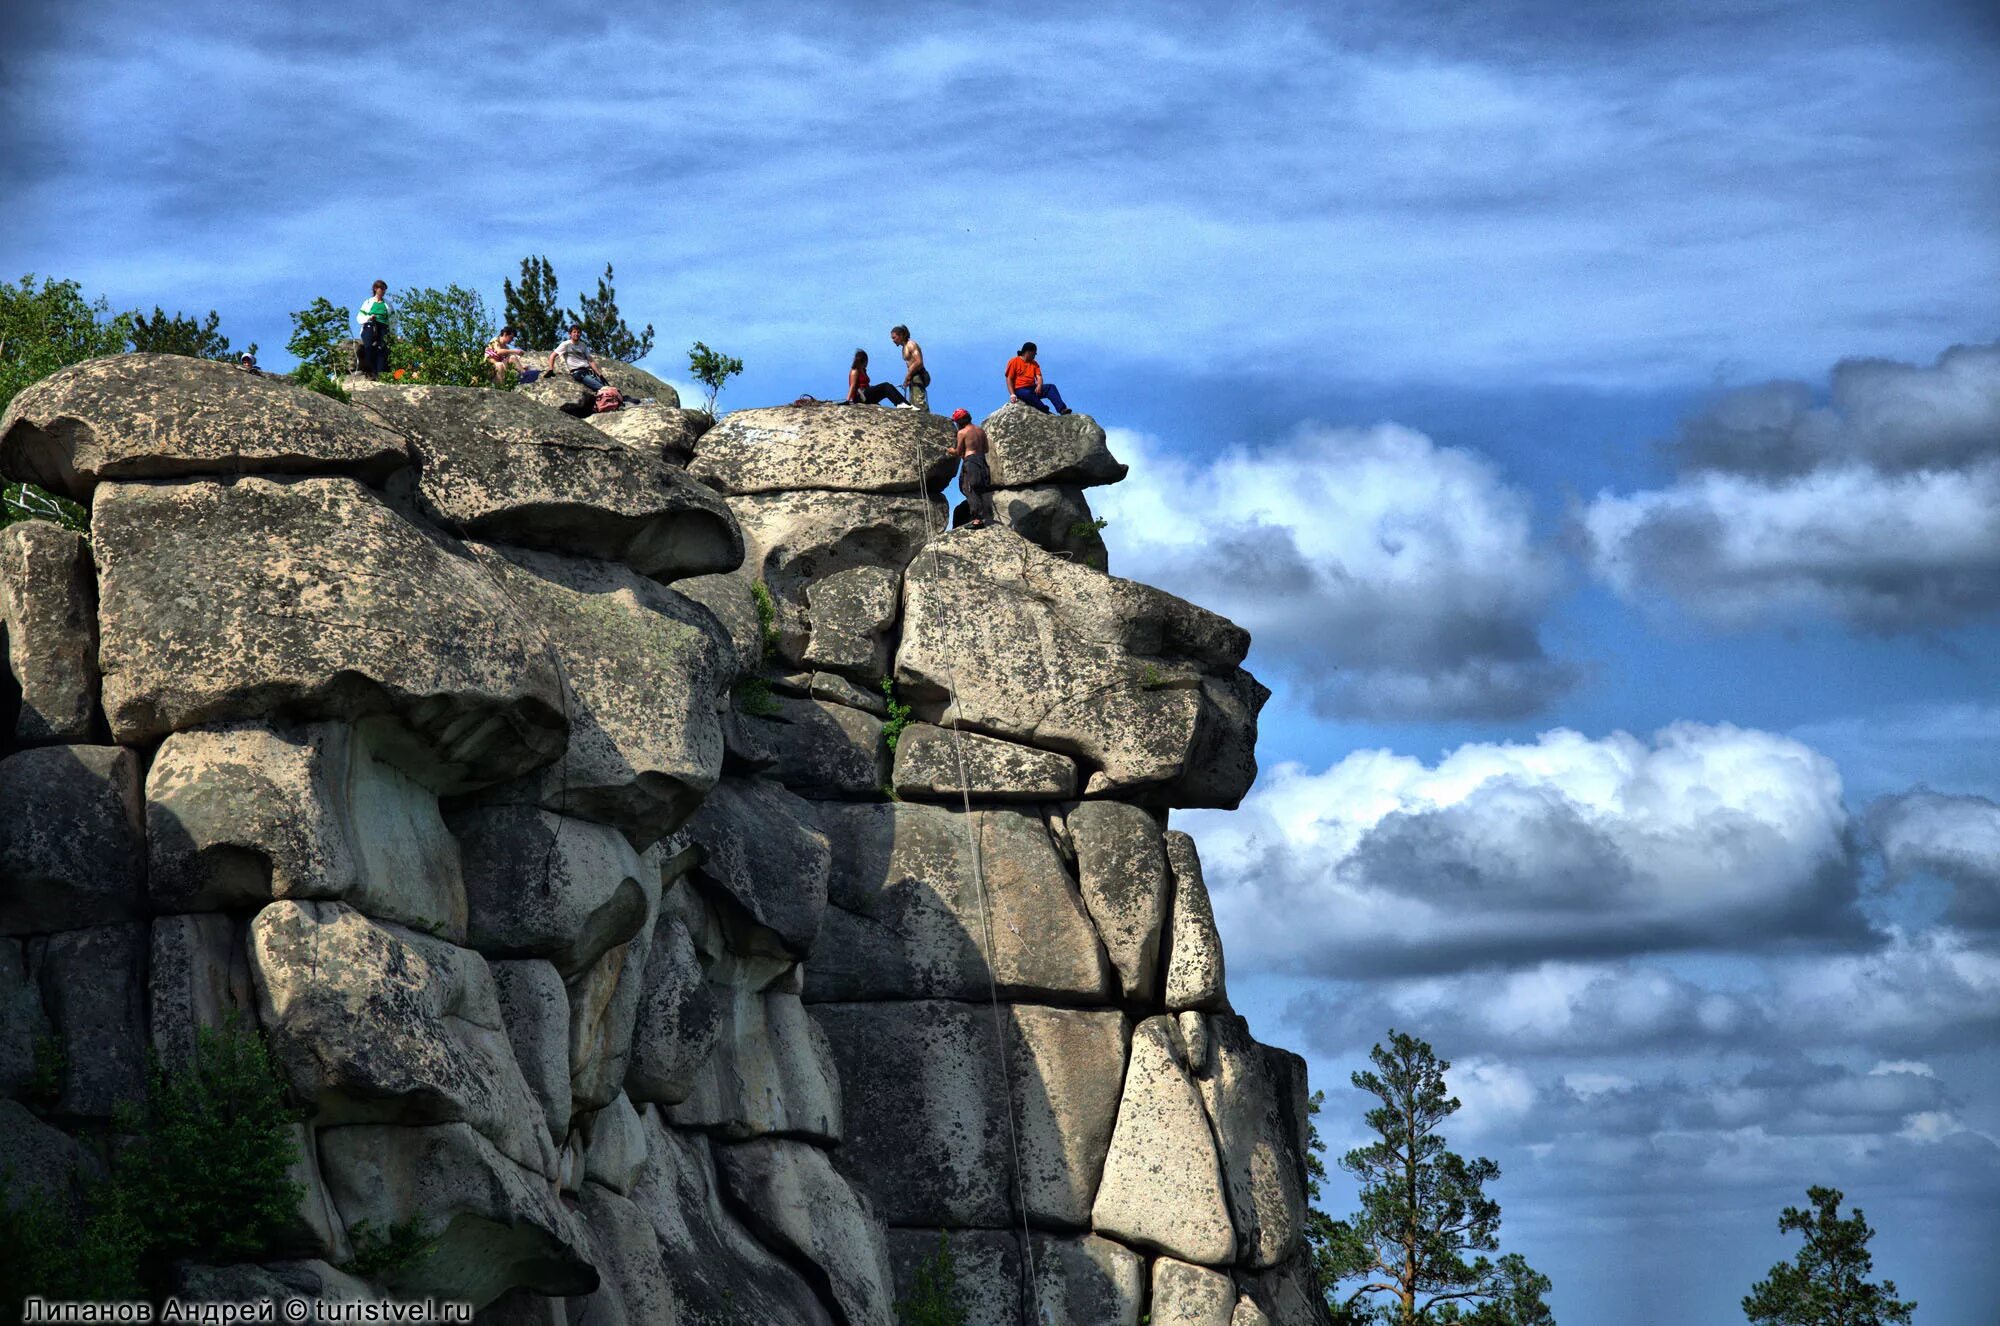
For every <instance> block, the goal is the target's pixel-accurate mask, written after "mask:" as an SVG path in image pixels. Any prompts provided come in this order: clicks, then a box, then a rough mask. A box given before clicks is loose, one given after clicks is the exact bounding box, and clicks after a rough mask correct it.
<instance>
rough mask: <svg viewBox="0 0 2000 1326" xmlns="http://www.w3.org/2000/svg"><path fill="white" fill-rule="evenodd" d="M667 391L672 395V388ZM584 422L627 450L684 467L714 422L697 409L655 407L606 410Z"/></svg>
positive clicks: (667, 406)
mask: <svg viewBox="0 0 2000 1326" xmlns="http://www.w3.org/2000/svg"><path fill="white" fill-rule="evenodd" d="M667 390H668V391H669V392H672V390H673V388H671V387H669V388H667ZM584 422H585V423H587V424H589V425H590V426H591V427H592V428H595V429H596V430H597V431H598V432H600V433H603V434H604V435H605V436H606V437H612V438H616V439H617V440H618V441H620V442H623V443H624V444H625V445H626V446H628V447H638V448H641V449H644V450H647V451H650V452H652V453H654V454H657V455H658V456H659V457H660V458H661V459H662V460H664V461H666V462H667V463H668V464H669V465H681V466H685V465H686V464H687V463H688V462H689V461H691V460H693V459H694V448H695V444H696V443H697V442H699V441H700V440H701V435H702V434H703V433H706V432H707V431H708V430H709V429H710V428H711V427H712V426H713V425H714V422H715V421H714V420H712V419H710V418H709V417H708V416H707V415H706V414H703V413H702V412H701V411H700V410H682V409H678V408H676V407H675V406H673V405H659V404H655V405H641V406H637V407H628V408H626V409H623V410H606V411H605V412H604V413H602V414H593V415H591V416H590V417H589V418H588V419H586V420H584Z"/></svg>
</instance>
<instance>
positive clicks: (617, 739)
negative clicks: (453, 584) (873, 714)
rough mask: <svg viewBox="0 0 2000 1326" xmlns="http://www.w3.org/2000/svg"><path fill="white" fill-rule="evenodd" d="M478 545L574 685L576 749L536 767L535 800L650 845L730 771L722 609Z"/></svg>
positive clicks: (633, 581)
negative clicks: (726, 766) (725, 756)
mask: <svg viewBox="0 0 2000 1326" xmlns="http://www.w3.org/2000/svg"><path fill="white" fill-rule="evenodd" d="M472 551H473V555H474V556H476V557H477V558H478V559H479V562H480V565H481V566H482V567H484V568H485V569H486V570H487V571H488V572H489V573H490V574H491V575H492V576H493V577H494V578H495V579H496V580H497V581H498V583H499V584H500V585H501V586H503V587H504V590H505V592H506V594H507V597H508V599H509V601H510V602H511V603H512V604H513V605H514V607H515V609H516V611H518V612H519V613H520V614H521V615H522V617H524V618H525V619H526V621H527V624H528V626H529V629H531V630H533V631H534V632H535V634H536V636H537V637H538V639H539V640H540V641H541V642H542V643H543V646H544V648H545V649H546V650H547V651H549V652H550V653H552V654H553V655H554V656H555V657H556V659H558V660H559V661H560V663H561V667H562V675H563V680H564V681H565V682H567V683H568V688H569V699H568V705H567V709H566V713H567V716H568V720H569V731H570V737H569V745H568V748H567V749H566V750H565V751H564V752H563V756H562V758H561V759H560V760H559V761H557V762H556V763H555V764H553V765H551V766H548V767H547V768H544V769H542V770H540V771H538V773H537V775H536V776H535V779H534V780H533V782H534V792H535V794H536V800H537V801H538V802H539V803H540V804H541V805H543V806H546V807H547V808H548V809H550V810H556V811H562V812H565V813H567V814H571V815H578V816H581V817H583V818H585V819H592V820H598V821H601V822H603V823H606V824H612V825H615V826H617V827H618V828H620V829H623V830H624V831H625V833H626V835H627V836H628V837H630V838H631V839H632V841H633V843H634V844H635V845H637V846H640V847H644V846H646V845H648V844H650V843H652V842H653V841H654V840H656V839H658V838H659V837H661V836H662V835H663V834H667V833H671V832H672V831H673V830H674V829H676V828H678V827H680V825H681V823H682V822H683V821H684V820H686V819H687V817H688V816H689V815H691V814H693V813H694V810H695V807H696V806H698V805H700V804H701V800H702V798H703V797H704V796H705V795H707V793H708V790H709V789H710V788H711V787H713V786H714V785H715V780H716V778H717V776H718V775H720V774H721V772H722V726H721V720H720V717H719V713H718V710H719V707H720V706H721V704H722V703H723V699H724V696H725V695H726V694H727V692H728V689H729V684H730V681H731V679H732V678H733V677H734V676H735V673H736V660H735V657H734V650H733V649H732V648H731V646H730V643H729V640H728V637H727V636H726V635H725V634H724V632H723V630H722V627H721V625H720V623H718V622H717V621H716V620H715V617H714V615H713V614H712V613H710V612H709V611H708V609H706V608H704V607H702V606H701V605H699V604H697V603H693V602H690V601H689V600H687V599H685V598H683V597H681V596H680V595H679V594H676V593H674V591H672V590H670V589H667V588H665V587H664V586H661V585H657V584H654V583H653V582H652V581H650V580H647V579H645V578H644V577H642V576H639V575H636V574H634V573H633V572H631V571H629V570H627V569H625V568H624V567H621V566H616V565H613V564H610V563H606V562H598V561H589V560H585V559H582V558H575V557H558V556H555V555H553V554H550V553H535V552H527V551H523V550H521V549H518V548H502V547H497V546H487V545H483V544H474V545H473V546H472Z"/></svg>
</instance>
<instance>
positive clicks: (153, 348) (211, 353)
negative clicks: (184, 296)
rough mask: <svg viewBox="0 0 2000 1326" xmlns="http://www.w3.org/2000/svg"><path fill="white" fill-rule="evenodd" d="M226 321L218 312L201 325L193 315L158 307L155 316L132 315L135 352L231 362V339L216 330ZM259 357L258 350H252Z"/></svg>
mask: <svg viewBox="0 0 2000 1326" xmlns="http://www.w3.org/2000/svg"><path fill="white" fill-rule="evenodd" d="M221 321H222V317H221V315H220V314H218V313H217V312H216V311H215V310H214V309H210V310H209V311H208V320H207V321H206V322H200V321H197V320H196V319H195V318H194V317H193V316H192V315H190V314H186V313H175V314H172V315H169V314H168V313H167V311H166V310H165V309H163V308H161V307H160V306H159V305H157V304H155V305H154V306H153V316H152V317H150V318H148V317H147V316H146V315H145V314H143V313H134V314H133V315H132V349H133V350H134V351H144V352H148V353H152V354H163V355H187V356H188V357H189V358H192V359H228V358H229V357H230V356H229V338H228V337H227V336H224V335H223V334H222V333H221V332H220V331H218V330H216V327H217V324H218V323H220V322H221ZM250 353H251V354H252V355H255V354H256V353H257V347H256V346H254V345H253V346H251V347H250Z"/></svg>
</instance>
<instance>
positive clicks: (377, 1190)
mask: <svg viewBox="0 0 2000 1326" xmlns="http://www.w3.org/2000/svg"><path fill="white" fill-rule="evenodd" d="M319 1146H320V1156H321V1159H322V1162H323V1164H324V1166H325V1169H326V1180H327V1187H328V1189H329V1190H330V1191H331V1192H332V1194H333V1200H334V1204H335V1205H336V1206H337V1207H338V1208H339V1210H340V1215H341V1219H342V1220H343V1221H344V1222H345V1223H346V1225H347V1227H348V1228H349V1229H350V1230H351V1229H353V1228H354V1227H355V1226H356V1225H358V1224H360V1223H361V1222H362V1221H367V1222H368V1224H369V1225H370V1227H371V1228H373V1229H375V1230H378V1231H387V1230H388V1229H390V1228H391V1227H392V1226H395V1225H397V1224H401V1223H406V1222H411V1221H414V1222H416V1223H417V1225H418V1226H419V1227H420V1228H421V1229H423V1230H424V1231H426V1232H427V1233H428V1234H429V1235H430V1236H431V1237H433V1238H435V1239H436V1240H437V1242H436V1245H435V1246H434V1247H433V1248H432V1250H431V1252H430V1255H429V1256H426V1257H421V1258H418V1259H416V1260H415V1261H414V1262H413V1263H411V1264H410V1265H409V1266H407V1267H404V1268H402V1269H400V1270H399V1271H396V1272H393V1273H391V1274H389V1275H388V1276H387V1277H386V1280H387V1283H388V1284H389V1286H390V1287H391V1288H392V1289H394V1290H395V1291H396V1292H397V1295H398V1297H403V1298H409V1297H418V1298H421V1297H424V1296H426V1295H428V1296H431V1297H434V1298H439V1299H455V1300H459V1301H463V1302H469V1303H471V1304H473V1305H474V1306H475V1307H483V1306H485V1305H486V1304H488V1303H490V1302H492V1301H493V1300H494V1299H496V1298H498V1297H500V1296H501V1295H502V1294H504V1293H506V1292H507V1291H508V1290H510V1289H514V1288H517V1287H521V1288H527V1289H532V1290H534V1291H535V1292H536V1293H540V1294H564V1295H571V1294H588V1293H590V1292H591V1291H592V1290H594V1289H596V1288H597V1283H598V1275H597V1271H596V1270H595V1269H594V1268H593V1267H592V1266H591V1264H590V1260H589V1242H588V1239H587V1237H586V1235H585V1233H584V1230H583V1228H582V1227H581V1225H580V1223H579V1222H578V1220H577V1218H576V1216H575V1215H574V1214H573V1213H572V1212H570V1211H568V1210H567V1209H565V1208H564V1206H563V1205H562V1203H561V1201H560V1200H559V1199H558V1197H557V1194H556V1190H555V1186H554V1184H552V1183H551V1182H550V1181H549V1180H548V1179H547V1178H546V1177H545V1176H543V1175H541V1174H537V1173H535V1172H534V1171H533V1170H530V1169H525V1168H523V1167H522V1166H520V1165H518V1164H516V1163H515V1162H514V1161H513V1160H511V1159H509V1158H508V1157H507V1156H505V1155H503V1154H502V1153H501V1152H500V1151H498V1150H496V1149H495V1148H494V1146H493V1144H492V1143H491V1142H490V1141H488V1140H487V1139H486V1138H485V1137H484V1136H482V1135H481V1134H480V1133H479V1132H477V1131H475V1130H474V1129H473V1128H471V1127H470V1126H468V1125H466V1124H463V1123H446V1124H435V1125H430V1126H425V1127H414V1128H410V1127H392V1126H384V1125H379V1124H356V1125H351V1126H348V1127H342V1128H327V1129H323V1130H322V1131H321V1132H320V1135H319Z"/></svg>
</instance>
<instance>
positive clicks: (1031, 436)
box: [981, 400, 1126, 488]
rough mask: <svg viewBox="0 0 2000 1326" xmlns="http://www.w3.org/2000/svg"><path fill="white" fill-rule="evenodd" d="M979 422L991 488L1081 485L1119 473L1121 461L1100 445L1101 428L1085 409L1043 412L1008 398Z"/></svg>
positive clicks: (1115, 477) (1119, 476) (1112, 480)
mask: <svg viewBox="0 0 2000 1326" xmlns="http://www.w3.org/2000/svg"><path fill="white" fill-rule="evenodd" d="M981 426H982V427H984V428H985V429H986V438H987V441H988V442H989V443H990V444H991V447H992V450H991V452H990V454H989V455H988V458H987V462H986V463H987V466H988V468H990V469H991V470H992V472H993V486H994V487H995V488H1026V487H1028V486H1029V485H1031V484H1063V485H1067V486H1071V487H1085V486H1088V485H1091V484H1101V483H1117V482H1118V481H1119V480H1120V479H1122V478H1124V477H1125V474H1126V467H1125V466H1124V465H1122V464H1120V463H1119V461H1118V459H1117V458H1116V457H1115V456H1113V455H1112V454H1111V451H1110V449H1109V448H1108V447H1106V446H1105V445H1104V430H1103V429H1102V428H1101V427H1099V426H1098V423H1097V421H1096V420H1095V419H1093V418H1091V417H1090V416H1089V415H1087V414H1074V413H1072V414H1043V413H1042V412H1041V411H1040V410H1033V409H1030V408H1028V407H1027V406H1025V405H1023V404H1021V403H1020V402H1019V401H1012V400H1010V401H1008V402H1007V403H1006V404H1005V405H1003V406H1001V407H1000V408H999V409H997V410H995V411H994V412H993V413H992V414H989V415H987V416H986V420H985V422H984V424H982V425H981Z"/></svg>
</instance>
